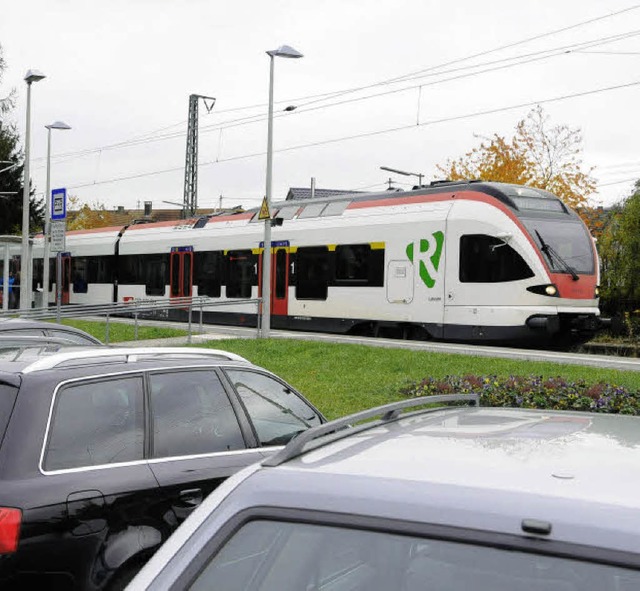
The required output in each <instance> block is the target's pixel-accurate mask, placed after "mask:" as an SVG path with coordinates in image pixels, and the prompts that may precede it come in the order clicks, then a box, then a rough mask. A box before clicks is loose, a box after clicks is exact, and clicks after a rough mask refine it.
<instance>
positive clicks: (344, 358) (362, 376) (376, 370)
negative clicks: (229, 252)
mask: <svg viewBox="0 0 640 591" xmlns="http://www.w3.org/2000/svg"><path fill="white" fill-rule="evenodd" d="M199 346H207V347H211V348H215V349H223V350H226V351H230V352H232V353H237V354H238V355H242V356H244V357H246V358H247V359H249V360H250V361H252V362H253V363H255V364H257V365H260V366H262V367H264V368H266V369H268V370H270V371H272V372H274V373H275V374H277V375H279V376H281V377H282V378H283V379H285V380H286V381H288V382H289V383H290V384H291V385H292V386H294V387H295V388H296V389H298V390H299V391H300V392H302V393H303V394H304V395H305V396H307V398H309V400H311V402H313V404H315V405H316V406H317V407H318V408H319V409H320V410H321V411H322V412H323V413H324V414H325V416H327V418H329V419H333V418H337V417H340V416H344V415H346V414H351V413H354V412H357V411H359V410H363V409H365V408H369V407H372V406H376V405H379V404H386V403H387V402H392V401H394V400H401V399H403V398H404V397H403V396H402V395H401V394H400V390H401V389H402V388H403V387H406V386H407V385H408V384H410V383H411V382H415V381H417V380H422V379H423V378H427V377H434V378H443V377H445V376H447V375H459V376H467V375H496V376H503V377H508V376H530V375H535V376H542V377H545V378H548V377H549V378H550V377H558V376H562V377H563V378H565V379H566V380H580V379H583V380H585V381H587V382H590V383H593V384H596V383H606V384H612V385H618V386H624V387H626V388H629V389H631V390H640V372H632V371H619V370H614V369H603V368H599V367H584V366H578V365H563V364H559V363H548V362H534V361H528V362H523V361H522V360H511V359H495V358H487V357H471V356H467V355H453V354H447V353H432V352H428V351H408V350H404V349H387V348H381V347H368V346H366V345H349V344H337V343H326V342H322V343H320V342H313V341H298V340H294V339H290V340H289V339H266V340H262V339H260V340H256V339H225V340H217V341H209V342H208V343H206V345H199Z"/></svg>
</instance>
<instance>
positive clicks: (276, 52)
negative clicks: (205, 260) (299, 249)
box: [261, 45, 302, 338]
mask: <svg viewBox="0 0 640 591" xmlns="http://www.w3.org/2000/svg"><path fill="white" fill-rule="evenodd" d="M267 55H268V56H269V117H268V127H267V186H266V192H265V201H266V203H267V209H268V210H269V211H271V180H272V179H271V176H272V169H273V70H274V67H273V65H274V58H276V57H287V58H300V57H302V54H301V53H300V52H298V51H296V50H295V49H293V47H289V46H288V45H282V46H280V47H278V49H272V50H271V51H267ZM269 215H271V214H269ZM261 326H262V337H263V338H267V337H268V336H269V330H270V328H271V219H266V220H265V221H264V249H263V251H262V324H261Z"/></svg>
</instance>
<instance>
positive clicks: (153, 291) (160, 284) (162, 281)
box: [144, 254, 169, 296]
mask: <svg viewBox="0 0 640 591" xmlns="http://www.w3.org/2000/svg"><path fill="white" fill-rule="evenodd" d="M168 263H169V261H168V257H167V255H165V254H150V255H145V256H144V266H145V268H144V277H145V282H144V284H145V294H146V295H157V296H163V295H164V292H165V289H166V287H165V286H166V285H167V283H168V282H167V277H168V275H169V274H168V266H169V265H168Z"/></svg>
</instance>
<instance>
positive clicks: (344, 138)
mask: <svg viewBox="0 0 640 591" xmlns="http://www.w3.org/2000/svg"><path fill="white" fill-rule="evenodd" d="M638 85H640V80H638V81H634V82H628V83H625V84H619V85H616V86H609V87H605V88H598V89H594V90H586V91H582V92H577V93H572V94H566V95H562V96H559V97H552V98H547V99H538V100H534V101H527V102H524V103H518V104H515V105H508V106H504V107H498V108H495V109H487V110H483V111H475V112H473V113H466V114H462V115H454V116H451V117H443V118H440V119H433V120H429V121H423V122H421V123H420V124H419V125H416V124H415V123H411V124H408V125H402V126H398V127H392V128H387V129H380V130H376V131H371V132H365V133H360V134H354V135H350V136H341V137H337V138H331V139H327V140H320V141H316V142H310V143H306V144H299V145H296V146H289V147H284V148H279V149H277V150H274V152H278V153H281V152H290V151H293V150H300V149H305V148H311V147H316V146H321V145H329V144H334V143H338V142H342V141H349V140H355V139H361V138H366V137H373V136H377V135H383V134H387V133H395V132H399V131H404V130H408V129H416V128H417V127H424V126H428V125H436V124H440V123H448V122H451V121H460V120H463V119H470V118H473V117H480V116H485V115H492V114H496V113H501V112H506V111H512V110H515V109H522V108H524V107H532V106H536V105H542V104H548V103H553V102H559V101H564V100H569V99H574V98H580V97H586V96H593V95H596V94H600V93H603V92H610V91H614V90H621V89H624V88H631V87H634V86H638ZM264 154H265V152H264V151H259V152H254V153H250V154H243V155H238V156H230V157H227V158H221V159H220V160H217V161H216V160H211V161H205V162H199V163H198V166H209V165H212V164H219V163H224V162H232V161H237V160H244V159H248V158H255V157H258V156H264ZM175 171H184V167H182V166H179V167H173V168H167V169H163V170H157V171H149V172H142V173H137V174H133V175H127V176H123V177H115V178H111V179H105V180H102V181H99V182H95V181H94V182H88V183H81V184H76V185H72V186H69V187H68V189H70V190H73V189H79V188H83V187H89V186H93V185H103V184H107V183H114V182H121V181H127V180H133V179H139V178H143V177H148V176H154V175H158V174H165V173H170V172H175Z"/></svg>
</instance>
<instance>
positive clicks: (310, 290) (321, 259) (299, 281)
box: [295, 246, 329, 300]
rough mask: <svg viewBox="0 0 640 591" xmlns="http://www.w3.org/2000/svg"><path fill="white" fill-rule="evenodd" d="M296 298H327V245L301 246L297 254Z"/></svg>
mask: <svg viewBox="0 0 640 591" xmlns="http://www.w3.org/2000/svg"><path fill="white" fill-rule="evenodd" d="M295 276H296V299H298V300H326V299H327V288H328V285H329V251H328V249H327V247H326V246H311V247H307V248H299V249H298V252H297V255H296V274H295Z"/></svg>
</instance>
